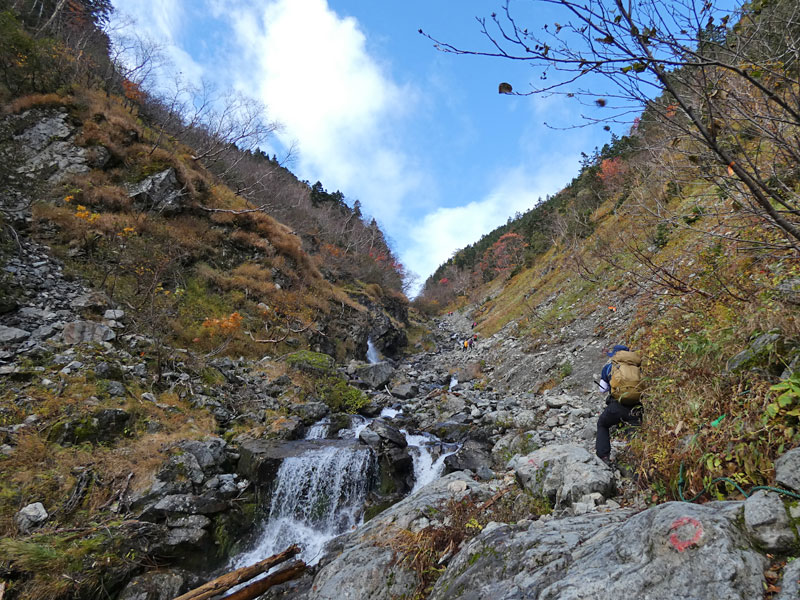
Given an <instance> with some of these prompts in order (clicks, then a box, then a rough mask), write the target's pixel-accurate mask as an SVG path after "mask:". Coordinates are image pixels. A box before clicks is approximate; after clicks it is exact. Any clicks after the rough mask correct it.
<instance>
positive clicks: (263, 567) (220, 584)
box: [175, 544, 305, 600]
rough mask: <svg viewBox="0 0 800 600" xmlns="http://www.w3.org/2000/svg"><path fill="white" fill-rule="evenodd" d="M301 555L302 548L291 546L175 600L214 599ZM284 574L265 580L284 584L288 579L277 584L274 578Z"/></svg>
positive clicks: (226, 574) (293, 565)
mask: <svg viewBox="0 0 800 600" xmlns="http://www.w3.org/2000/svg"><path fill="white" fill-rule="evenodd" d="M299 553H300V547H299V546H298V545H296V544H295V545H292V546H289V547H288V548H287V549H286V550H284V551H283V552H281V553H280V554H274V555H272V556H270V557H269V558H265V559H264V560H262V561H259V562H257V563H256V564H254V565H250V566H249V567H241V568H240V569H236V570H235V571H231V572H229V573H225V575H222V576H220V577H217V578H216V579H212V580H211V581H209V582H208V583H204V584H203V585H201V586H200V587H197V588H195V589H193V590H191V591H189V592H186V593H185V594H183V595H181V596H178V597H177V598H175V600H208V599H209V598H212V597H214V596H218V595H219V594H221V593H223V592H226V591H228V590H229V589H231V588H232V587H234V586H237V585H239V584H240V583H242V582H244V581H249V580H251V579H252V578H253V577H256V576H258V575H261V574H262V573H265V572H266V571H269V570H270V569H271V568H272V567H274V566H275V565H279V564H280V563H282V562H285V561H287V560H289V559H290V558H292V557H293V556H295V555H296V554H299ZM298 562H300V564H302V565H303V569H305V563H303V562H301V561H298ZM296 565H297V563H293V564H292V565H291V566H290V567H289V569H292V568H293V567H295V566H296ZM287 570H288V569H287ZM284 572H285V570H284V571H279V572H278V573H275V574H274V575H271V576H269V577H266V578H265V579H270V578H273V582H272V583H271V584H270V585H275V584H276V583H282V581H287V579H284V580H282V581H277V582H276V581H275V580H274V578H275V576H277V575H279V574H281V573H284ZM289 579H291V577H290V578H289ZM262 581H263V580H262ZM259 583H260V582H259ZM250 587H252V586H250ZM244 589H248V588H244ZM264 589H267V588H264ZM240 591H244V590H240ZM238 593H239V592H236V593H235V594H233V595H231V596H229V597H228V598H235V597H236V596H237V594H238ZM260 593H262V592H259V594H260ZM257 595H258V594H256V595H253V596H243V597H240V599H241V598H255V597H256V596H257Z"/></svg>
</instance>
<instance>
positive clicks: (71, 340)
mask: <svg viewBox="0 0 800 600" xmlns="http://www.w3.org/2000/svg"><path fill="white" fill-rule="evenodd" d="M61 335H62V339H63V341H64V343H65V344H70V345H74V344H80V343H83V342H96V343H100V342H108V341H111V340H113V339H114V338H115V337H117V334H116V333H114V330H113V329H111V328H110V327H108V326H107V325H103V324H102V323H95V322H94V321H73V322H72V323H67V324H66V325H65V326H64V330H63V331H62V332H61Z"/></svg>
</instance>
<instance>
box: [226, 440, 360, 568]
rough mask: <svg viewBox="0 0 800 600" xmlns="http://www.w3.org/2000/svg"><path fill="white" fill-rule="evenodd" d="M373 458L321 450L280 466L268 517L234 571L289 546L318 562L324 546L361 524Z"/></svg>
mask: <svg viewBox="0 0 800 600" xmlns="http://www.w3.org/2000/svg"><path fill="white" fill-rule="evenodd" d="M373 462H374V458H373V454H372V452H371V451H370V450H369V449H368V448H357V447H354V448H341V447H333V446H329V447H324V448H319V449H315V450H309V451H307V452H305V453H303V454H302V455H301V456H296V457H291V458H287V459H285V460H284V461H283V463H281V467H280V469H279V470H278V475H277V478H276V482H277V484H276V487H275V491H274V492H273V493H272V503H271V505H270V508H269V518H268V519H267V525H266V528H265V529H264V532H263V533H262V534H261V537H260V539H259V541H258V543H257V545H256V547H255V548H254V549H253V550H251V551H250V552H247V553H245V554H242V555H240V556H239V557H238V558H237V560H236V563H235V565H234V566H235V567H241V566H245V565H250V564H253V563H255V562H258V561H259V560H262V559H263V558H266V557H267V556H271V555H273V554H276V553H278V552H282V551H283V550H285V549H286V548H288V547H289V546H290V545H292V544H298V545H299V546H300V547H301V548H302V552H301V553H300V555H299V558H300V559H301V560H304V561H306V563H307V564H311V565H313V564H316V562H317V561H318V560H319V558H320V555H321V551H322V548H323V547H324V546H325V544H326V543H327V542H328V540H331V539H333V538H334V537H336V536H337V535H341V534H342V533H345V532H347V531H349V530H351V529H354V528H355V527H356V526H357V525H358V524H359V523H360V522H361V511H362V509H363V507H364V500H365V499H366V496H367V492H368V490H369V486H370V478H369V477H368V476H366V474H367V473H369V472H370V471H371V470H372V463H373Z"/></svg>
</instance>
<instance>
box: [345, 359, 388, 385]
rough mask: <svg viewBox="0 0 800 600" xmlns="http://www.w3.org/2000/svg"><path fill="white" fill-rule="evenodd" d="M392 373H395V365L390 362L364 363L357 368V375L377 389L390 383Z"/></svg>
mask: <svg viewBox="0 0 800 600" xmlns="http://www.w3.org/2000/svg"><path fill="white" fill-rule="evenodd" d="M392 375H394V367H393V366H392V365H391V364H389V363H388V362H379V363H375V364H372V365H364V366H362V367H358V368H357V369H356V370H355V376H356V377H357V378H358V379H360V380H361V381H363V382H364V383H365V384H366V385H368V386H369V387H371V388H372V389H375V390H377V389H380V388H382V387H383V386H385V385H386V384H388V383H389V380H390V379H391V378H392Z"/></svg>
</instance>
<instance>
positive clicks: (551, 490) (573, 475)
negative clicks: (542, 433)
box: [508, 444, 614, 506]
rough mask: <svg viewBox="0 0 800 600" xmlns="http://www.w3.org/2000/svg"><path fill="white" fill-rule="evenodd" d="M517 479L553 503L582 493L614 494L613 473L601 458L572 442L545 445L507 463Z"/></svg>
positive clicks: (567, 501)
mask: <svg viewBox="0 0 800 600" xmlns="http://www.w3.org/2000/svg"><path fill="white" fill-rule="evenodd" d="M508 465H509V467H511V468H512V469H514V471H515V472H516V474H517V479H519V481H520V482H521V483H522V485H523V486H525V488H526V489H527V490H529V491H531V492H532V493H533V494H536V495H544V496H546V497H547V498H548V499H549V500H550V501H551V502H552V503H553V505H554V506H560V505H562V504H573V503H575V502H578V501H580V500H581V499H582V498H583V497H584V496H586V495H589V494H593V493H599V494H602V495H603V496H604V497H606V498H607V497H610V496H611V495H612V494H613V493H614V475H613V473H612V472H611V470H610V469H609V468H608V467H607V466H606V465H605V464H603V463H602V462H601V461H600V459H598V458H597V457H595V456H594V455H592V454H589V452H588V451H587V450H586V449H584V448H582V447H581V446H577V445H575V444H563V445H555V446H546V447H544V448H541V449H539V450H535V451H533V452H531V453H530V454H528V455H526V456H515V457H514V458H513V459H511V460H510V461H509V463H508Z"/></svg>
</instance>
